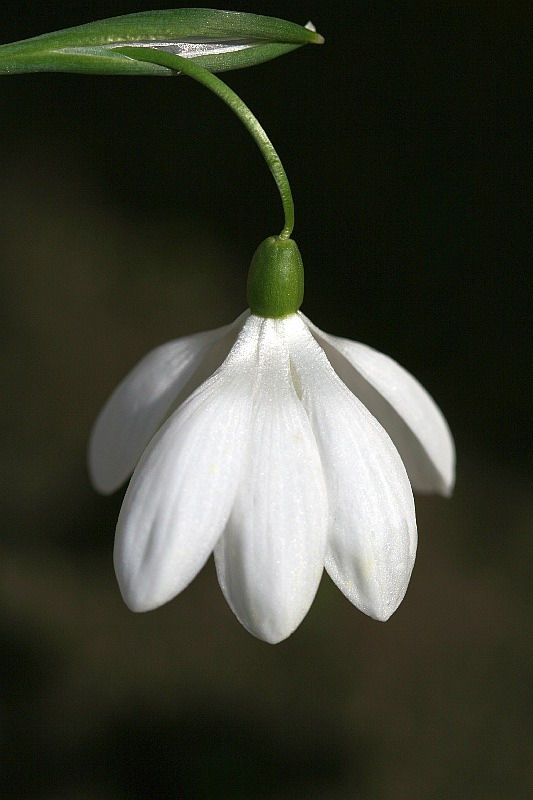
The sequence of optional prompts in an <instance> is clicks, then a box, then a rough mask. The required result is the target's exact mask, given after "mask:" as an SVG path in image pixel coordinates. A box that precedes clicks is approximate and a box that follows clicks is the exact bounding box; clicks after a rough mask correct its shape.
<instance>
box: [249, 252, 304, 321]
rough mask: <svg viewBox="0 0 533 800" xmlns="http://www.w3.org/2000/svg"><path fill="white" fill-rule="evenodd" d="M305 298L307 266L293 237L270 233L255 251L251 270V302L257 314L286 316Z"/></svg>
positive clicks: (251, 308) (292, 312)
mask: <svg viewBox="0 0 533 800" xmlns="http://www.w3.org/2000/svg"><path fill="white" fill-rule="evenodd" d="M303 298H304V268H303V263H302V256H301V255H300V251H299V249H298V245H297V244H296V242H295V241H294V240H293V239H285V238H281V237H280V236H270V237H269V238H268V239H265V241H264V242H261V244H260V245H259V247H258V248H257V250H256V251H255V253H254V255H253V258H252V263H251V264H250V271H249V273H248V305H249V306H250V311H251V312H252V314H255V315H256V316H258V317H273V318H280V317H287V316H288V315H289V314H294V313H296V311H298V309H299V308H300V306H301V305H302V301H303Z"/></svg>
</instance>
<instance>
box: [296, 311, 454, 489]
mask: <svg viewBox="0 0 533 800" xmlns="http://www.w3.org/2000/svg"><path fill="white" fill-rule="evenodd" d="M303 319H305V317H303ZM305 321H306V322H307V324H308V325H309V327H310V328H311V331H312V332H313V334H314V336H315V338H316V339H317V340H318V342H319V344H320V345H321V346H322V347H323V348H324V351H325V353H326V355H327V357H328V359H329V360H330V362H331V364H332V365H333V367H334V369H335V371H336V372H337V374H338V375H339V377H340V378H341V379H342V380H343V381H344V383H345V384H346V385H347V386H348V388H349V389H350V390H351V391H352V392H353V393H354V394H355V395H356V396H357V397H358V398H359V399H360V400H361V401H362V402H363V403H364V404H365V406H366V407H367V408H368V409H369V411H370V412H371V413H372V414H373V415H374V416H375V417H376V419H377V420H378V421H379V422H380V423H381V424H382V425H383V427H384V428H385V430H386V431H387V433H388V434H389V436H390V437H391V439H392V441H393V442H394V444H395V445H396V447H397V449H398V451H399V453H400V455H401V457H402V459H403V462H404V464H405V468H406V469H407V474H408V475H409V479H410V481H411V484H412V486H413V489H414V490H415V491H416V492H437V493H439V494H443V495H446V496H448V495H450V494H451V492H452V489H453V485H454V481H455V447H454V443H453V439H452V435H451V433H450V429H449V427H448V424H447V422H446V420H445V419H444V416H443V415H442V412H441V410H440V409H439V407H438V406H437V404H436V403H435V401H434V400H433V399H432V398H431V397H430V395H429V394H428V393H427V392H426V390H425V389H424V387H423V386H421V384H420V383H419V382H418V381H417V380H416V378H414V377H413V376H412V375H411V374H410V373H409V372H407V370H405V369H404V368H403V367H401V366H400V365H399V364H398V363H397V362H396V361H394V360H393V359H392V358H389V356H386V355H383V353H379V352H378V351H377V350H373V349H372V348H371V347H368V346H367V345H364V344H360V343H359V342H352V341H350V340H349V339H341V338H340V337H338V336H331V335H330V334H327V333H324V332H323V331H321V330H319V329H318V328H316V327H315V326H314V325H313V324H312V323H311V322H309V320H307V319H305Z"/></svg>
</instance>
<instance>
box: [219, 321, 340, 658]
mask: <svg viewBox="0 0 533 800" xmlns="http://www.w3.org/2000/svg"><path fill="white" fill-rule="evenodd" d="M283 326H284V321H281V320H264V322H263V330H262V334H261V338H260V348H259V353H260V356H259V358H260V372H259V382H258V388H257V394H256V400H255V403H254V411H253V419H252V433H251V446H250V451H249V454H248V460H247V463H246V466H245V468H244V471H243V477H242V481H241V484H240V486H239V490H238V493H237V497H236V500H235V506H234V508H233V511H232V513H231V517H230V520H229V522H228V525H227V528H226V530H225V532H224V534H223V536H222V537H221V539H220V540H219V543H218V545H217V547H216V549H215V561H216V566H217V572H218V579H219V581H220V585H221V587H222V590H223V592H224V595H225V596H226V599H227V600H228V603H229V604H230V606H231V608H232V609H233V611H234V612H235V614H236V615H237V617H238V619H239V620H240V622H241V623H242V624H243V625H244V627H245V628H247V630H249V631H250V633H253V634H254V636H257V637H258V638H260V639H263V640H264V641H267V642H271V643H275V642H279V641H281V640H282V639H285V638H286V637H287V636H289V635H290V634H291V633H292V632H293V631H294V629H295V628H296V627H297V626H298V625H299V624H300V622H301V621H302V619H303V618H304V616H305V615H306V613H307V611H308V610H309V607H310V605H311V603H312V601H313V598H314V596H315V593H316V590H317V588H318V584H319V582H320V577H321V574H322V570H323V567H324V556H325V548H326V532H327V501H326V491H325V486H324V479H323V475H322V469H321V465H320V459H319V455H318V451H317V447H316V443H315V441H314V437H313V433H312V430H311V425H310V423H309V419H308V418H307V416H306V414H305V411H304V409H303V407H302V405H301V403H300V402H299V400H298V398H297V396H296V394H295V391H294V387H293V384H292V380H291V376H290V367H289V355H288V351H287V346H286V343H285V340H284V335H283Z"/></svg>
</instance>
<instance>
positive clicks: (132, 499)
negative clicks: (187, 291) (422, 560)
mask: <svg viewBox="0 0 533 800" xmlns="http://www.w3.org/2000/svg"><path fill="white" fill-rule="evenodd" d="M265 270H266V273H269V274H270V277H269V279H268V280H267V284H268V286H267V288H266V289H265V280H264V275H265ZM274 273H275V274H276V280H275V281H272V280H271V278H272V274H274ZM268 287H270V289H269V288H268ZM272 287H274V288H272ZM302 292H303V283H302V271H301V260H300V256H299V253H298V249H297V247H296V245H295V243H294V242H293V241H292V240H290V239H288V240H281V239H279V238H278V237H272V238H271V239H268V240H266V242H264V243H263V244H262V245H261V246H260V247H259V249H258V251H257V253H256V255H255V256H254V260H253V261H252V267H251V271H250V279H249V293H248V297H249V302H250V308H251V311H250V312H246V313H244V314H243V315H242V316H241V317H239V318H238V319H237V320H236V321H235V322H234V323H233V324H232V325H229V326H227V327H224V328H219V329H217V330H213V331H208V332H206V333H200V334H196V335H194V336H188V337H185V338H182V339H178V340H176V341H173V342H169V343H168V344H165V345H162V346H161V347H158V348H157V349H155V350H153V351H152V352H151V353H149V354H148V355H147V356H145V357H144V358H143V359H142V361H141V362H140V363H139V364H138V365H137V366H136V367H135V368H134V369H133V371H132V372H131V373H130V374H129V375H128V376H127V377H126V378H125V379H124V380H123V382H122V383H121V384H120V385H119V386H118V388H117V389H116V390H115V392H114V393H113V394H112V396H111V398H110V399H109V401H108V402H107V404H106V405H105V407H104V409H103V410H102V412H101V414H100V416H99V418H98V420H97V422H96V424H95V427H94V430H93V433H92V437H91V441H90V448H89V467H90V473H91V476H92V480H93V482H94V485H95V486H96V488H97V489H98V490H100V491H101V492H103V493H111V492H113V491H115V490H116V489H117V488H118V487H120V486H121V485H122V484H123V483H124V482H125V481H126V480H127V478H128V477H129V476H130V474H131V473H132V472H133V477H132V479H131V482H130V484H129V487H128V490H127V492H126V495H125V498H124V502H123V505H122V510H121V512H120V516H119V520H118V526H117V533H116V540H115V569H116V573H117V578H118V581H119V585H120V588H121V591H122V594H123V597H124V600H125V601H126V603H127V605H128V606H129V607H130V608H131V609H133V610H134V611H148V610H150V609H154V608H157V607H158V606H160V605H162V604H163V603H166V602H167V601H169V600H171V599H172V598H173V597H174V596H175V595H177V594H178V593H179V592H181V591H182V590H183V589H184V588H185V587H186V586H187V584H188V583H189V582H190V581H191V580H192V579H193V578H194V577H195V575H196V574H197V573H198V572H199V570H200V569H201V568H202V567H203V565H204V564H205V562H206V561H207V559H208V558H209V556H210V555H211V553H213V552H214V557H215V564H216V569H217V574H218V579H219V582H220V586H221V588H222V591H223V593H224V595H225V597H226V599H227V601H228V603H229V605H230V606H231V608H232V610H233V611H234V613H235V614H236V616H237V617H238V619H239V620H240V622H241V623H242V624H243V625H244V627H245V628H247V630H248V631H250V632H251V633H252V634H254V635H255V636H257V637H259V638H260V639H263V640H265V641H267V642H272V643H274V642H279V641H281V640H283V639H285V638H286V637H287V636H289V635H290V634H291V633H292V632H293V631H294V630H295V628H296V627H297V626H298V625H299V624H300V622H301V621H302V619H303V618H304V616H305V615H306V613H307V611H308V610H309V607H310V605H311V603H312V601H313V598H314V596H315V593H316V591H317V588H318V585H319V582H320V579H321V575H322V571H323V568H324V566H325V568H326V570H327V572H328V573H329V575H330V576H331V578H332V579H333V581H334V582H335V583H336V584H337V586H338V587H339V589H340V590H341V591H342V592H343V593H344V594H345V595H346V597H347V598H348V599H349V600H350V601H351V602H352V603H353V604H354V605H355V606H357V608H359V609H360V610H361V611H363V612H364V613H366V614H369V615H370V616H371V617H374V618H376V619H378V620H386V619H388V617H389V616H390V615H391V614H392V613H393V612H394V611H395V609H396V608H397V607H398V605H399V603H400V602H401V600H402V598H403V596H404V594H405V591H406V588H407V584H408V582H409V578H410V574H411V570H412V567H413V563H414V559H415V551H416V540H417V532H416V521H415V511H414V503H413V496H412V491H411V486H412V487H413V489H414V490H418V491H422V492H438V493H441V494H444V495H447V494H449V493H450V491H451V489H452V486H453V481H454V447H453V441H452V438H451V435H450V432H449V429H448V426H447V424H446V422H445V420H444V417H443V416H442V414H441V412H440V411H439V409H438V408H437V406H436V405H435V403H434V401H433V400H432V399H431V398H430V396H429V395H428V394H427V392H426V391H425V390H424V389H423V388H422V386H421V385H420V384H419V383H418V382H417V381H416V379H415V378H413V377H412V376H411V375H410V374H409V373H408V372H406V371H405V370H404V369H403V368H402V367H400V366H399V365H398V364H397V363H396V362H394V361H393V360H392V359H390V358H388V357H387V356H385V355H382V354H381V353H378V352H377V351H375V350H373V349H372V348H370V347H367V346H366V345H363V344H359V343H357V342H352V341H348V340H346V339H340V338H337V337H335V336H330V335H328V334H326V333H323V332H322V331H320V330H319V329H318V328H316V327H315V326H314V325H313V324H312V323H311V322H310V321H309V320H308V319H306V317H304V316H303V315H302V314H301V313H300V312H299V311H298V308H299V305H300V303H301V298H302Z"/></svg>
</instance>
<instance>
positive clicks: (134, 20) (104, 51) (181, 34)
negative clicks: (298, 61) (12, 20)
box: [0, 8, 324, 75]
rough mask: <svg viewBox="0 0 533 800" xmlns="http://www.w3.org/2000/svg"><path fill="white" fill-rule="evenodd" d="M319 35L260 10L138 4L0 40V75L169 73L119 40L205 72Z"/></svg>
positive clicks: (260, 58)
mask: <svg viewBox="0 0 533 800" xmlns="http://www.w3.org/2000/svg"><path fill="white" fill-rule="evenodd" d="M323 41H324V40H323V38H322V36H320V34H318V33H317V32H316V31H315V30H314V28H313V26H312V25H311V24H310V23H308V24H307V26H305V27H304V26H302V25H297V24H296V23H293V22H287V21H285V20H282V19H277V18H275V17H264V16H260V15H258V14H248V13H242V12H235V11H220V10H217V9H206V8H178V9H167V10H162V11H143V12H139V13H136V14H126V15H124V16H121V17H111V18H109V19H103V20H98V21H97V22H89V23H87V24H85V25H78V26H77V27H74V28H66V29H65V30H61V31H56V32H54V33H46V34H43V35H41V36H36V37H33V38H31V39H25V40H23V41H20V42H13V43H12V44H4V45H0V74H4V75H9V74H18V73H22V72H81V73H92V74H100V75H102V74H103V75H173V74H175V72H174V71H173V70H171V69H168V68H167V67H163V66H161V65H159V64H154V63H149V62H142V61H136V60H134V59H131V58H128V57H127V56H125V55H124V54H123V53H120V52H117V50H116V49H115V48H120V47H121V46H125V45H126V46H129V47H139V48H146V47H151V48H155V49H160V50H163V51H166V52H170V53H173V54H174V55H179V56H181V57H182V58H190V59H194V61H195V62H196V63H198V64H199V65H201V66H202V67H204V68H205V69H207V70H209V71H210V72H224V71H227V70H232V69H240V68H242V67H248V66H253V65H254V64H260V63H262V62H264V61H269V60H271V59H273V58H276V57H277V56H280V55H283V54H284V53H288V52H290V51H291V50H294V49H296V48H297V47H301V46H302V45H304V44H321V43H322V42H323Z"/></svg>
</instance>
